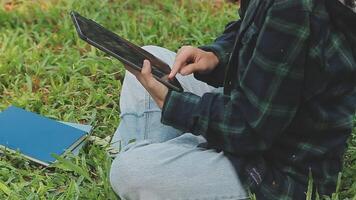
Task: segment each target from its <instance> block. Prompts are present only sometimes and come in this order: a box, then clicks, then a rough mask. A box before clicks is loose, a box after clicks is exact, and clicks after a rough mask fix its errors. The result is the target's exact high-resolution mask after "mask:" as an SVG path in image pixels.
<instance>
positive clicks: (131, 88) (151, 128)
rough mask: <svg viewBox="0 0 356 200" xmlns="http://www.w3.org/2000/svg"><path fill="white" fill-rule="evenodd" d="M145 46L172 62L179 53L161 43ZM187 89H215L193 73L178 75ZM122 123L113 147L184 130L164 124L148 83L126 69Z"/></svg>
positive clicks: (167, 136) (159, 138)
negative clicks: (162, 46)
mask: <svg viewBox="0 0 356 200" xmlns="http://www.w3.org/2000/svg"><path fill="white" fill-rule="evenodd" d="M143 48H144V49H145V50H147V51H148V52H150V53H151V54H153V55H154V56H156V57H158V58H160V59H161V60H163V61H164V62H166V63H167V64H168V65H169V66H172V65H173V63H174V59H175V56H176V54H175V53H174V52H172V51H169V50H167V49H164V48H161V47H157V46H145V47H143ZM177 79H178V80H179V82H180V83H181V85H182V87H183V88H184V89H185V91H189V92H193V93H195V94H197V95H200V96H201V95H202V94H204V93H206V92H210V91H212V90H214V88H213V87H211V86H209V85H207V84H206V83H203V82H201V81H198V80H196V79H195V78H194V76H193V75H190V76H184V77H183V76H181V75H177ZM120 113H121V114H120V119H121V121H120V125H119V127H118V128H117V130H116V132H115V134H114V136H113V139H112V147H114V148H115V149H117V150H121V149H122V147H125V146H126V145H128V144H129V143H130V142H133V141H140V140H150V141H151V142H164V141H167V140H170V139H172V138H175V137H177V136H178V135H180V134H181V132H180V131H179V130H177V129H174V128H172V127H169V126H166V125H163V124H161V122H160V119H161V110H160V109H159V108H158V106H157V105H156V103H155V102H154V101H153V99H152V98H151V97H150V95H149V94H148V92H147V91H146V90H145V89H144V87H143V86H142V85H141V84H140V83H139V82H138V81H137V79H136V77H134V76H133V75H132V74H131V73H129V72H126V75H125V78H124V82H123V85H122V90H121V96H120Z"/></svg>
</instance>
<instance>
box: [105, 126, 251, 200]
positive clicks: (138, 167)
mask: <svg viewBox="0 0 356 200" xmlns="http://www.w3.org/2000/svg"><path fill="white" fill-rule="evenodd" d="M202 142H205V139H204V138H203V137H201V136H194V135H192V134H190V133H186V134H183V135H181V136H179V137H177V138H175V139H172V140H170V141H167V142H163V143H153V144H151V143H149V142H147V141H142V142H139V143H136V144H135V145H134V146H132V147H131V148H129V149H128V150H127V151H125V152H122V153H121V154H119V155H118V157H117V158H116V159H115V160H114V162H113V164H112V169H111V174H110V180H111V184H112V187H113V189H114V191H115V192H116V193H117V194H119V196H120V198H121V199H122V200H142V199H143V200H166V199H171V200H180V199H181V200H190V199H191V200H238V199H247V195H246V192H245V190H244V189H243V187H242V185H241V183H240V180H239V178H238V176H237V175H236V172H235V169H234V167H233V166H232V164H231V163H230V161H229V160H228V159H227V157H226V156H224V153H223V152H216V151H214V150H211V149H203V148H200V147H198V145H199V144H200V143H202Z"/></svg>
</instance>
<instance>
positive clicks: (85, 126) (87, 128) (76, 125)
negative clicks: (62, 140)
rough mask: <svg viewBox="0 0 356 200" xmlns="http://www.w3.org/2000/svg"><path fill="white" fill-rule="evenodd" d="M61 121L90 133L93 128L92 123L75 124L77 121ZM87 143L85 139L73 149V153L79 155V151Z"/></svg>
mask: <svg viewBox="0 0 356 200" xmlns="http://www.w3.org/2000/svg"><path fill="white" fill-rule="evenodd" d="M61 123H63V124H66V125H68V126H71V127H74V128H76V129H80V130H82V131H85V132H86V133H88V134H90V131H91V129H92V128H93V127H92V126H90V125H84V124H75V123H70V122H61ZM85 143H86V140H84V141H83V142H81V143H80V144H79V145H78V146H77V147H75V148H74V149H73V150H72V154H73V155H76V156H77V155H79V151H80V149H82V147H83V146H84V144H85Z"/></svg>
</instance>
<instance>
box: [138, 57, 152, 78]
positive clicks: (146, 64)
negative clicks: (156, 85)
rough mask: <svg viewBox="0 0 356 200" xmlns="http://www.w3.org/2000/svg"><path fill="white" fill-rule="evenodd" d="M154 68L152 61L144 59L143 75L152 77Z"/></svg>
mask: <svg viewBox="0 0 356 200" xmlns="http://www.w3.org/2000/svg"><path fill="white" fill-rule="evenodd" d="M151 71H152V68H151V63H150V61H148V60H144V61H143V66H142V70H141V74H142V76H143V77H145V78H146V79H147V78H151V77H152V73H151Z"/></svg>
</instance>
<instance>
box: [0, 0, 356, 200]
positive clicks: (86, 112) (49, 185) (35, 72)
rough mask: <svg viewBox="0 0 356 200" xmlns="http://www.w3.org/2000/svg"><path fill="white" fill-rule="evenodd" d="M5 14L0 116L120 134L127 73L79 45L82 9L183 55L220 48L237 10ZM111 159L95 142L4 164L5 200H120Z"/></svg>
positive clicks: (34, 0) (189, 6)
mask: <svg viewBox="0 0 356 200" xmlns="http://www.w3.org/2000/svg"><path fill="white" fill-rule="evenodd" d="M0 2H1V7H0V99H1V101H0V110H2V109H5V108H6V107H7V106H9V105H17V106H20V107H23V108H26V109H28V110H30V111H34V112H37V113H40V114H42V115H45V116H48V117H51V118H54V119H59V120H64V121H70V122H80V123H84V124H91V125H93V126H94V127H95V128H94V132H93V135H95V136H97V137H99V138H105V137H107V136H111V135H112V134H113V133H114V131H115V129H116V127H117V126H118V123H119V121H120V119H119V107H118V101H119V93H120V88H121V81H122V79H123V76H124V69H123V66H122V65H121V64H120V63H119V62H118V61H116V60H115V59H113V58H110V57H107V56H105V55H104V54H103V53H101V52H99V51H98V50H96V49H94V48H92V47H90V46H89V45H87V44H85V43H84V42H82V41H81V40H79V39H78V37H77V35H76V33H75V30H74V27H73V25H72V23H71V20H70V18H69V16H68V13H69V11H71V10H76V11H78V12H79V13H81V14H83V15H84V16H88V17H90V18H92V19H94V20H96V21H98V22H99V23H101V24H103V25H104V26H105V27H107V28H109V29H111V30H113V31H114V32H116V33H118V34H120V35H122V36H123V37H125V38H128V39H129V40H130V41H133V42H135V43H137V44H139V45H147V44H154V45H159V46H164V47H167V48H169V49H171V50H177V49H178V48H179V47H180V46H182V45H184V44H192V45H201V44H207V43H210V42H211V41H212V40H213V39H214V38H215V37H216V36H217V35H218V34H219V33H220V32H221V31H222V30H223V27H224V25H225V24H226V23H227V22H228V21H230V20H232V19H235V18H236V6H234V5H232V4H223V3H216V1H213V0H206V1H202V2H203V3H201V1H198V0H175V1H172V0H101V1H97V0H86V1H75V0H12V1H2V0H0ZM349 143H350V146H349V149H348V152H347V155H346V156H345V169H344V170H343V172H342V179H341V183H340V184H339V186H340V189H339V191H338V192H337V193H335V194H334V196H333V197H331V198H332V199H346V198H349V199H352V198H354V199H356V197H355V195H356V163H355V160H356V136H355V134H353V137H352V138H351V139H350V142H349ZM110 164H111V159H110V158H108V157H107V155H106V151H105V148H103V147H102V146H101V145H98V144H97V143H96V142H91V141H89V142H88V145H86V146H85V148H84V149H83V150H82V151H81V154H80V155H79V156H77V157H76V156H70V159H68V160H64V159H60V161H59V162H58V163H57V164H55V165H54V166H53V167H52V168H48V169H47V168H42V167H40V166H38V165H35V164H34V163H32V162H29V161H28V160H26V159H23V158H21V157H20V156H19V155H17V154H10V153H5V154H3V155H1V157H0V199H116V196H115V194H114V192H113V191H112V189H111V187H110V185H109V182H108V172H109V169H110Z"/></svg>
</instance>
